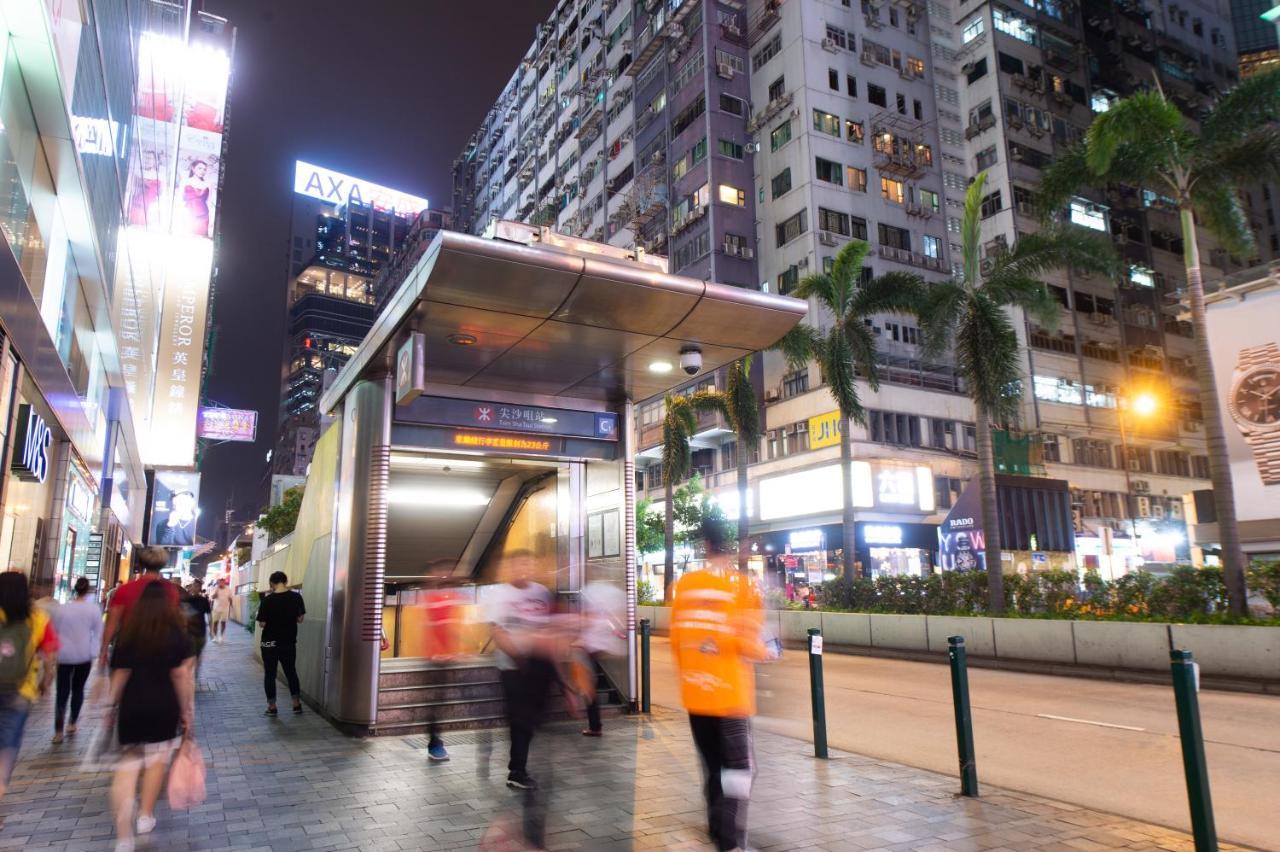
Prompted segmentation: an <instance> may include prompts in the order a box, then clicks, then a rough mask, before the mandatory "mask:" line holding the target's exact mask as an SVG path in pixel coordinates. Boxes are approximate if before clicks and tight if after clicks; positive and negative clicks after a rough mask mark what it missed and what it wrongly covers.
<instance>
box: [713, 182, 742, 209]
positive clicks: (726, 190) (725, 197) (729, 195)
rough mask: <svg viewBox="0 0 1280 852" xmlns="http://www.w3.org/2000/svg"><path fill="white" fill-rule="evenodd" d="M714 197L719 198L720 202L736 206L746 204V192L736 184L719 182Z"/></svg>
mask: <svg viewBox="0 0 1280 852" xmlns="http://www.w3.org/2000/svg"><path fill="white" fill-rule="evenodd" d="M716 197H717V198H719V199H720V203H721V204H733V205H735V206H737V207H746V206H747V194H746V193H745V192H743V191H742V190H740V189H738V188H737V187H736V186H729V184H727V183H722V184H720V187H719V190H718V191H717V193H716Z"/></svg>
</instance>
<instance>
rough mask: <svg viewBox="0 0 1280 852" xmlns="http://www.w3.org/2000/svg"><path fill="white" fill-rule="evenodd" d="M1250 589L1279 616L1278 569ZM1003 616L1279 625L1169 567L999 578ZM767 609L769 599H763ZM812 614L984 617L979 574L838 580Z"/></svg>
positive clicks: (1209, 580)
mask: <svg viewBox="0 0 1280 852" xmlns="http://www.w3.org/2000/svg"><path fill="white" fill-rule="evenodd" d="M1249 579H1250V588H1251V589H1252V590H1253V591H1255V592H1256V593H1257V594H1259V595H1261V596H1262V597H1263V598H1265V599H1266V600H1267V601H1268V602H1269V603H1270V604H1271V606H1272V608H1273V610H1275V611H1276V612H1280V564H1276V563H1270V564H1260V565H1256V566H1254V567H1253V568H1252V569H1251V570H1250V577H1249ZM1004 597H1005V610H1006V612H1005V615H1010V616H1024V617H1033V618H1034V617H1041V618H1093V619H1117V620H1125V621H1182V622H1209V623H1257V624H1280V618H1277V617H1276V616H1275V615H1273V616H1272V617H1271V618H1251V619H1238V618H1233V617H1232V616H1230V615H1228V613H1227V589H1226V583H1225V582H1224V581H1223V576H1222V570H1221V569H1220V568H1199V569H1197V568H1190V567H1178V568H1174V569H1173V570H1172V571H1171V572H1170V573H1169V574H1168V575H1167V576H1161V577H1157V576H1155V575H1153V574H1150V573H1148V572H1146V571H1135V572H1133V573H1130V574H1126V575H1124V576H1122V577H1120V578H1119V579H1117V580H1115V581H1108V580H1104V579H1102V577H1101V576H1099V575H1098V573H1097V572H1095V571H1089V572H1087V573H1086V574H1085V576H1084V581H1083V583H1078V582H1077V580H1076V575H1075V574H1074V573H1073V572H1071V571H1062V570H1050V571H1038V572H1033V573H1031V574H1006V575H1005V577H1004ZM770 603H771V604H772V605H774V607H775V608H778V609H782V608H787V609H791V608H794V607H792V606H790V605H789V604H788V605H785V606H778V603H779V602H778V601H777V600H773V599H771V600H770ZM818 606H819V608H820V609H825V610H833V611H838V612H880V613H897V614H902V615H985V614H987V575H986V573H985V572H974V573H956V572H951V571H948V572H944V573H942V574H932V575H930V576H927V577H877V578H876V579H874V580H871V579H866V578H858V579H855V580H846V579H838V580H833V581H831V582H828V583H825V584H823V586H822V587H821V588H820V589H819V590H818Z"/></svg>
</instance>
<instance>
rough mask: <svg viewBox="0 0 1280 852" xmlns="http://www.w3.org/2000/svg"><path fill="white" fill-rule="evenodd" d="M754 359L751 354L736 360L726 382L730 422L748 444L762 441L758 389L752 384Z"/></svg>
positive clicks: (751, 444)
mask: <svg viewBox="0 0 1280 852" xmlns="http://www.w3.org/2000/svg"><path fill="white" fill-rule="evenodd" d="M752 361H753V359H752V357H751V356H750V355H746V356H744V357H743V358H740V359H739V360H738V361H736V362H735V363H734V365H733V366H732V367H730V368H729V378H728V380H727V381H726V382H725V396H726V397H728V404H729V423H730V424H731V425H732V426H733V431H734V434H736V435H737V436H738V440H739V441H740V442H741V443H742V444H744V445H746V446H754V445H756V444H757V443H758V442H759V441H760V404H759V400H757V399H756V390H755V388H754V387H752V386H751V365H752Z"/></svg>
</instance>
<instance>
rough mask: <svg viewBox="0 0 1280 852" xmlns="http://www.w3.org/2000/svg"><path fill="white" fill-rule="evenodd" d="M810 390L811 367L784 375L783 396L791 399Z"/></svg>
mask: <svg viewBox="0 0 1280 852" xmlns="http://www.w3.org/2000/svg"><path fill="white" fill-rule="evenodd" d="M808 390H809V369H808V368H807V367H806V368H805V369H803V370H796V371H795V372H794V373H787V374H786V375H785V376H783V377H782V398H783V399H790V398H791V397H793V396H799V395H800V394H802V393H805V392H806V391H808Z"/></svg>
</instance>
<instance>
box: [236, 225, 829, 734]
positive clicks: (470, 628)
mask: <svg viewBox="0 0 1280 852" xmlns="http://www.w3.org/2000/svg"><path fill="white" fill-rule="evenodd" d="M665 269H666V262H665V260H664V259H661V258H652V257H645V256H643V254H639V255H637V254H635V253H632V252H628V251H625V250H622V249H618V248H615V247H612V246H607V245H602V244H599V243H593V242H588V241H584V240H579V239H574V238H571V237H565V236H562V235H558V234H555V233H553V232H551V231H549V230H547V229H539V228H534V227H531V226H526V225H522V224H517V223H510V222H495V223H493V224H492V225H491V226H490V228H489V231H488V232H487V233H486V235H485V236H484V237H476V236H471V235H466V234H459V233H454V232H449V231H443V232H441V233H440V234H439V235H437V236H436V238H435V239H434V241H433V242H432V243H431V245H430V246H428V248H427V249H426V251H425V252H424V253H423V255H422V257H421V258H420V259H419V260H418V262H417V263H416V264H415V265H414V266H413V268H412V269H411V271H410V272H409V273H408V274H407V275H406V277H405V280H404V281H403V282H402V283H401V285H400V287H399V289H398V290H397V291H396V293H395V295H394V296H393V297H392V298H391V299H390V300H389V302H388V303H387V306H386V307H385V308H384V310H383V311H382V313H381V315H380V316H379V318H378V319H377V321H376V322H375V324H374V327H373V329H372V330H371V331H370V333H369V335H368V336H367V337H366V338H365V340H364V342H363V343H362V344H361V346H360V348H359V349H358V350H357V351H356V353H355V354H354V355H353V356H352V358H351V360H350V361H349V362H348V363H347V365H346V366H345V367H344V368H343V370H342V371H341V372H340V373H339V374H338V376H337V378H336V379H335V380H334V381H333V383H332V384H331V385H330V386H329V388H328V389H327V390H326V392H325V393H324V395H323V396H322V398H321V403H320V405H321V410H322V412H323V413H324V414H325V415H326V417H327V418H329V423H328V425H327V426H326V428H325V429H324V431H323V433H322V435H321V437H320V439H319V441H318V442H317V444H316V448H315V454H314V457H313V460H312V463H311V467H310V470H309V472H308V476H307V482H306V490H305V495H304V498H303V504H302V509H301V511H300V513H299V516H298V524H297V527H296V529H295V531H294V533H293V535H292V537H291V539H290V540H289V544H288V547H287V548H284V549H282V550H281V551H279V552H278V553H276V554H274V555H272V556H271V557H269V558H267V559H266V560H264V562H263V565H262V566H261V567H260V568H259V571H258V582H259V588H260V589H265V588H266V584H265V582H264V581H265V579H266V576H267V573H268V572H269V571H274V570H284V571H285V572H286V573H287V574H288V575H289V579H290V584H291V585H293V586H295V587H297V588H299V590H300V591H301V593H302V595H303V598H304V599H305V602H306V606H307V612H308V616H307V618H306V620H305V621H304V623H303V624H301V625H300V626H299V631H298V660H297V665H298V674H299V677H300V680H301V684H302V691H303V694H304V697H305V698H306V699H307V700H308V701H309V702H310V703H311V704H312V705H313V706H314V707H316V708H317V709H318V710H320V711H321V712H322V713H324V714H325V715H326V716H327V717H329V718H330V719H331V720H332V721H334V722H335V723H336V724H338V725H339V726H340V727H342V728H343V729H344V730H347V731H350V732H353V733H358V734H395V733H411V732H417V731H421V730H424V729H425V728H426V726H427V722H428V721H429V720H432V719H434V720H435V721H436V722H438V723H439V724H440V725H441V727H480V726H485V725H490V724H497V723H498V722H499V720H500V719H501V718H502V707H501V699H500V689H499V686H498V684H497V675H496V673H495V672H494V671H493V668H492V665H493V663H492V658H491V651H492V649H491V646H490V642H489V630H488V626H487V625H486V624H485V623H484V622H483V618H482V616H481V614H480V613H481V612H482V611H483V607H484V604H485V600H486V594H487V593H488V592H489V590H490V589H491V588H492V587H493V585H494V584H495V583H501V582H504V581H505V579H506V578H505V577H504V573H503V566H504V565H505V564H507V560H506V557H507V556H509V555H510V554H512V553H516V552H519V553H521V554H525V555H531V560H532V565H533V569H532V570H533V579H534V580H536V581H537V582H539V583H541V584H542V585H544V586H546V587H547V588H548V589H549V590H551V591H552V592H553V593H554V594H555V596H556V609H557V611H559V612H570V613H571V612H574V611H576V610H578V608H579V606H580V596H581V593H582V591H583V589H584V588H586V587H588V585H589V584H605V585H607V586H612V587H615V588H616V589H618V590H619V591H620V592H622V593H623V595H625V597H623V595H618V597H619V598H621V599H624V600H625V609H624V610H623V611H622V612H620V613H619V617H618V632H619V633H622V632H625V634H626V639H627V641H626V648H627V652H626V654H624V655H623V656H620V657H617V658H613V659H609V660H606V661H605V662H603V663H602V671H600V672H599V673H598V677H599V681H598V682H599V686H600V689H601V690H602V691H604V692H606V693H607V694H608V695H609V696H610V697H611V698H612V699H613V700H614V701H615V702H617V703H621V704H623V705H627V706H630V705H633V704H634V703H635V702H636V701H637V698H638V696H637V682H636V681H637V677H636V660H635V641H634V640H635V630H636V619H635V602H636V595H635V591H636V588H635V587H636V563H635V493H634V476H635V471H634V465H633V461H632V460H633V458H634V453H635V444H634V440H635V439H634V430H633V426H632V416H631V414H632V405H633V402H635V401H640V400H644V399H647V398H650V397H654V396H658V395H661V394H664V393H666V392H668V391H671V390H672V389H674V388H676V387H678V386H679V385H680V384H681V383H684V382H688V381H690V380H691V378H692V377H694V376H698V375H702V374H709V373H712V372H714V371H715V370H717V369H718V368H720V367H723V366H725V365H727V364H729V363H731V362H732V361H734V360H736V359H738V358H741V357H742V356H744V355H746V354H747V353H749V352H752V351H755V350H759V349H763V348H766V347H768V346H770V345H772V344H773V343H774V342H776V341H777V340H778V339H779V338H780V337H782V335H783V334H785V333H786V332H787V331H788V330H789V329H790V328H791V327H793V326H794V325H795V324H796V323H797V322H799V321H800V319H801V318H802V317H803V316H804V314H805V310H806V305H805V303H803V302H800V301H798V300H795V299H790V298H786V297H780V296H771V295H768V294H762V293H757V292H753V291H748V290H743V289H741V288H736V287H730V286H726V285H720V284H716V283H711V282H705V281H700V280H694V279H688V278H682V277H679V276H675V275H670V274H667V273H666V271H665ZM682 364H683V367H682V366H681V365H682ZM686 368H687V369H686ZM441 586H446V587H448V588H449V590H450V593H451V599H452V600H453V601H454V602H455V604H454V607H453V608H454V610H456V612H455V613H454V615H456V619H454V621H455V623H456V625H457V627H456V631H455V632H456V643H457V647H455V648H454V649H453V652H452V653H451V654H450V655H449V657H448V659H447V660H441V659H438V658H435V657H434V656H433V655H431V654H430V653H429V651H427V650H424V649H426V648H429V646H430V639H431V633H432V629H433V628H432V625H431V624H430V618H431V616H430V615H429V614H428V608H427V607H425V606H424V605H423V603H424V600H425V599H426V598H428V597H429V596H430V595H431V593H432V590H433V589H438V588H439V587H441Z"/></svg>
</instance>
